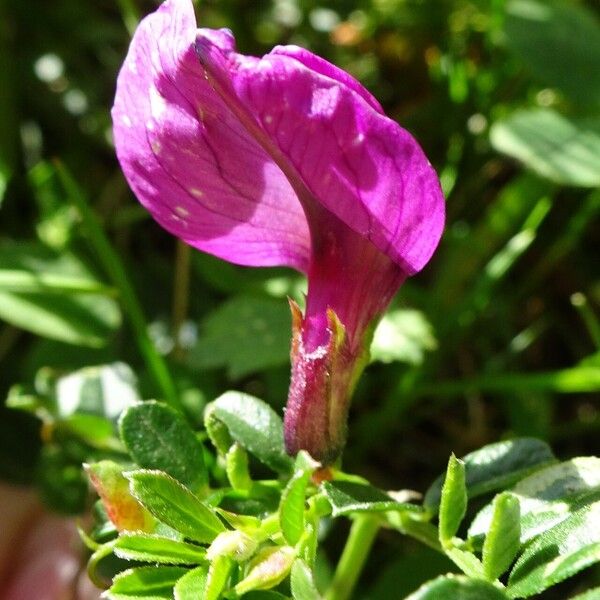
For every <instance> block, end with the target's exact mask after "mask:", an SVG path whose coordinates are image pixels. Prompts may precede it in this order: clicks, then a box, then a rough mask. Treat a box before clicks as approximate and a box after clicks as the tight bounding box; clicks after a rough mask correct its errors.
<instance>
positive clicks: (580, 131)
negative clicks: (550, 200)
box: [490, 108, 600, 187]
mask: <svg viewBox="0 0 600 600" xmlns="http://www.w3.org/2000/svg"><path fill="white" fill-rule="evenodd" d="M490 139H491V142H492V145H493V146H494V148H496V150H498V151H499V152H503V153H504V154H508V155H509V156H511V157H513V158H516V159H518V160H520V161H521V162H523V163H524V164H525V165H526V166H527V167H529V168H530V169H532V170H533V171H535V172H536V173H538V174H539V175H541V176H542V177H546V178H548V179H550V180H551V181H554V182H555V183H560V184H563V185H573V186H581V187H596V186H598V185H600V118H598V117H588V118H575V117H566V116H565V115H561V114H559V113H558V112H556V111H554V110H551V109H545V108H535V109H528V110H520V111H517V112H515V113H513V114H511V115H509V116H508V117H507V118H506V119H504V120H502V121H498V122H496V123H494V125H493V127H492V129H491V131H490Z"/></svg>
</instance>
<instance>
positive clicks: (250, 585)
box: [235, 546, 296, 595]
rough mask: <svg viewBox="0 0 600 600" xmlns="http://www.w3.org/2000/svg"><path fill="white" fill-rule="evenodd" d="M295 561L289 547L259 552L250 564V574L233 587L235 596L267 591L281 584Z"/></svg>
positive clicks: (293, 551)
mask: <svg viewBox="0 0 600 600" xmlns="http://www.w3.org/2000/svg"><path fill="white" fill-rule="evenodd" d="M295 559H296V552H295V550H294V549H293V548H291V547H290V546H270V547H268V548H264V549H263V550H261V551H260V552H259V553H258V555H257V556H256V558H254V560H253V561H252V562H251V563H250V572H249V573H248V575H247V576H246V578H245V579H243V580H242V581H240V582H239V583H238V584H237V585H236V586H235V591H236V593H237V594H240V595H241V594H245V593H246V592H249V591H251V590H268V589H270V588H272V587H275V586H276V585H278V584H279V583H281V582H282V581H283V580H284V579H285V578H286V577H287V576H288V574H289V572H290V569H291V568H292V564H293V563H294V560H295Z"/></svg>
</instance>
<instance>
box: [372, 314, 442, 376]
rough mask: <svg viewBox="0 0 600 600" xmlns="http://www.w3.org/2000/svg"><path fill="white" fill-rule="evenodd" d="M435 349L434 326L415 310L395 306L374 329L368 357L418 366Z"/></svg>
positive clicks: (373, 359)
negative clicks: (427, 353) (426, 354)
mask: <svg viewBox="0 0 600 600" xmlns="http://www.w3.org/2000/svg"><path fill="white" fill-rule="evenodd" d="M436 348H437V340H436V339H435V336H434V333H433V327H432V326H431V324H430V323H429V321H427V319H426V318H425V315H424V314H423V313H422V312H421V311H418V310H412V309H407V308H398V309H395V310H391V311H388V312H387V313H386V314H385V315H384V316H383V318H382V319H381V321H380V322H379V324H378V325H377V327H376V329H375V334H374V335H373V342H372V343H371V352H370V356H371V360H372V361H380V362H384V363H390V362H394V361H398V362H405V363H409V364H411V365H420V364H421V363H422V362H423V359H424V356H425V353H426V352H429V351H431V350H435V349H436Z"/></svg>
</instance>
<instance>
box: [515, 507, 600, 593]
mask: <svg viewBox="0 0 600 600" xmlns="http://www.w3.org/2000/svg"><path fill="white" fill-rule="evenodd" d="M598 523H600V502H596V503H595V504H592V505H590V506H586V507H584V508H581V509H579V510H578V511H576V512H574V513H573V514H572V515H571V516H569V517H568V518H567V519H565V520H564V521H562V522H561V523H559V524H558V525H556V526H554V527H553V528H552V529H549V530H548V531H546V532H544V533H543V534H542V535H540V536H539V537H538V538H537V539H535V540H534V541H533V542H532V543H531V545H530V546H528V547H527V549H526V550H525V552H523V554H522V555H521V557H520V558H519V560H518V561H517V563H516V564H515V566H514V568H513V570H512V572H511V574H510V578H509V581H508V583H509V585H508V595H509V596H510V597H511V598H528V597H529V596H533V595H534V594H538V593H539V592H542V591H543V590H545V589H547V588H549V587H551V586H553V585H555V584H557V583H559V582H560V581H563V580H564V579H567V578H569V577H571V576H573V575H575V573H578V572H579V571H581V570H582V569H585V568H586V567H589V566H590V565H592V564H594V563H597V562H599V561H600V527H598Z"/></svg>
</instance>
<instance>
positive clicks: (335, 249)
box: [113, 0, 444, 462]
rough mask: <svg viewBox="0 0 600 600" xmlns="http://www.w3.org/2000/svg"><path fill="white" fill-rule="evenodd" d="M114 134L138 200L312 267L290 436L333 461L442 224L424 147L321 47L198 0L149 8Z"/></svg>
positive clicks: (158, 213)
mask: <svg viewBox="0 0 600 600" xmlns="http://www.w3.org/2000/svg"><path fill="white" fill-rule="evenodd" d="M113 122H114V137H115V143H116V148H117V155H118V158H119V160H120V162H121V165H122V167H123V171H124V173H125V175H126V177H127V179H128V181H129V183H130V185H131V187H132V189H133V190H134V192H135V193H136V195H137V197H138V198H139V200H140V202H141V203H142V204H143V205H144V206H145V207H146V208H147V209H148V210H149V211H150V212H151V213H152V215H153V216H154V218H155V219H156V220H157V221H158V222H159V223H160V224H161V225H162V226H163V227H164V228H165V229H167V230H168V231H170V232H171V233H173V234H174V235H176V236H178V237H180V238H182V239H183V240H185V241H186V242H187V243H189V244H190V245H192V246H194V247H196V248H198V249H199V250H202V251H204V252H209V253H211V254H214V255H215V256H218V257H220V258H223V259H225V260H228V261H231V262H234V263H237V264H242V265H252V266H273V265H284V266H290V267H293V268H295V269H298V270H300V271H303V272H304V273H306V274H307V276H308V282H309V288H308V296H307V306H306V312H305V314H304V315H302V314H301V313H300V312H299V309H297V308H295V309H294V315H295V317H294V322H295V331H294V343H293V347H292V363H293V364H292V381H291V386H290V397H289V400H288V411H287V413H286V443H287V446H288V450H289V451H290V452H292V453H295V452H297V451H298V450H299V449H306V450H308V451H309V452H310V453H311V454H312V455H313V456H314V457H315V458H316V459H318V460H321V461H323V462H331V461H333V460H334V459H335V458H336V456H337V455H338V454H339V453H340V452H341V450H342V448H343V445H344V442H345V423H346V417H347V411H348V403H349V398H350V395H351V393H352V388H353V387H354V384H355V382H356V379H357V377H358V375H359V374H360V372H361V371H362V368H363V366H364V364H365V362H366V356H367V354H368V344H369V342H370V335H371V332H372V329H373V326H374V324H375V322H376V321H377V319H378V318H379V317H380V316H381V314H382V313H383V311H384V310H385V308H386V307H387V305H388V304H389V302H390V300H391V299H392V297H393V295H394V294H395V293H396V291H397V289H398V287H399V286H400V285H401V283H402V282H403V281H404V279H405V278H406V277H407V276H409V275H412V274H414V273H416V272H418V271H419V270H421V269H422V268H423V267H424V266H425V264H426V263H427V261H428V260H429V259H430V257H431V255H432V253H433V252H434V250H435V248H436V246H437V244H438V242H439V239H440V236H441V233H442V229H443V224H444V201H443V197H442V193H441V190H440V186H439V182H438V179H437V176H436V174H435V172H434V170H433V168H432V167H431V165H430V164H429V162H428V161H427V159H426V157H425V156H424V154H423V152H422V150H421V148H420V147H419V145H418V144H417V143H416V142H415V140H414V139H413V138H412V137H411V136H410V134H409V133H408V132H406V131H405V130H404V129H402V128H401V127H400V126H399V125H398V124H397V123H396V122H395V121H393V120H391V119H389V118H387V117H386V116H385V115H384V114H383V111H382V109H381V106H380V105H379V103H378V102H377V100H375V98H373V96H372V95H371V94H370V93H369V92H368V91H367V90H365V89H364V88H363V87H362V86H361V85H360V84H359V83H358V82H357V81H356V80H355V79H353V78H352V77H351V76H350V75H348V74H347V73H345V72H344V71H342V70H341V69H339V68H337V67H335V66H334V65H332V64H330V63H328V62H327V61H325V60H323V59H322V58H319V57H317V56H315V55H313V54H312V53H310V52H309V51H307V50H304V49H302V48H298V47H295V46H285V47H281V46H279V47H276V48H275V49H274V50H273V51H272V52H271V53H269V54H267V55H265V56H263V57H262V58H256V57H251V56H244V55H242V54H238V53H237V52H236V50H235V42H234V39H233V36H232V34H231V32H229V31H227V30H218V31H215V30H208V29H199V30H198V29H196V21H195V17H194V13H193V7H192V4H191V2H190V0H167V2H165V3H164V4H163V5H162V6H161V7H160V8H159V9H158V10H157V11H156V12H155V13H153V14H151V15H150V16H148V17H147V18H146V19H144V20H143V21H142V23H141V24H140V26H139V28H138V30H137V31H136V33H135V35H134V38H133V41H132V43H131V47H130V49H129V53H128V55H127V58H126V60H125V64H124V66H123V68H122V70H121V72H120V74H119V79H118V83H117V94H116V98H115V106H114V109H113Z"/></svg>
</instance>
